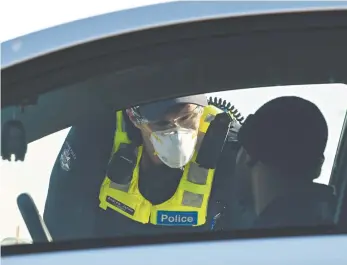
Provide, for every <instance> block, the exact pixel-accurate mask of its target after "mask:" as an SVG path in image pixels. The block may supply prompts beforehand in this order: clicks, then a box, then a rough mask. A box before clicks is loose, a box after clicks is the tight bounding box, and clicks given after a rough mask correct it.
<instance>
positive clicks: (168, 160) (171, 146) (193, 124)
mask: <svg viewBox="0 0 347 265" xmlns="http://www.w3.org/2000/svg"><path fill="white" fill-rule="evenodd" d="M202 112H203V107H200V106H197V107H195V108H194V109H193V110H190V111H183V112H181V113H178V114H177V115H171V116H174V117H170V116H168V117H167V118H165V119H163V120H160V121H151V122H150V121H147V120H145V119H142V121H141V124H142V125H143V126H144V127H145V129H146V130H148V132H149V133H150V141H151V143H152V144H153V147H154V150H155V153H156V155H157V156H158V157H159V159H160V160H161V161H162V162H163V163H164V164H166V165H167V166H168V167H171V168H181V167H183V166H184V165H186V164H187V163H188V162H189V161H190V160H191V158H192V157H193V154H194V151H195V146H196V144H197V139H198V129H199V124H200V118H201V115H202Z"/></svg>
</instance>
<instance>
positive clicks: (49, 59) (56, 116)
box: [1, 3, 347, 264]
mask: <svg viewBox="0 0 347 265" xmlns="http://www.w3.org/2000/svg"><path fill="white" fill-rule="evenodd" d="M202 5H203V4H202ZM208 5H211V3H210V4H206V6H205V8H206V7H208ZM217 5H218V4H217ZM221 5H222V4H220V6H219V8H221ZM166 8H168V7H166ZM170 8H174V7H173V6H171V7H170ZM180 8H181V7H180ZM225 8H229V9H228V10H229V13H228V12H226V9H225ZM222 9H223V12H220V11H219V12H217V11H216V12H215V14H214V15H213V14H209V16H203V15H200V16H198V14H196V17H195V18H194V19H192V16H191V15H190V16H189V17H187V18H186V19H182V18H180V19H178V20H177V21H176V22H175V23H173V24H171V22H170V21H166V23H161V24H159V25H155V26H151V27H149V28H146V29H143V28H140V27H139V28H137V29H136V30H132V31H130V32H128V31H123V30H119V31H117V32H116V31H114V32H107V34H105V32H103V34H101V33H100V35H97V34H95V32H94V34H95V36H96V37H95V38H94V39H92V40H90V39H89V40H87V39H84V40H83V41H81V42H80V43H78V44H76V43H74V44H72V43H66V44H65V46H64V48H63V49H62V48H61V47H62V46H59V48H58V47H55V48H53V46H50V47H46V48H45V49H44V48H43V47H41V49H42V50H39V51H38V53H36V54H35V55H34V56H33V55H32V54H31V55H30V56H29V54H25V55H24V54H22V55H23V57H21V58H20V59H19V57H16V56H19V55H16V56H14V57H11V56H9V57H7V58H12V60H10V59H9V60H8V61H7V64H6V65H5V67H3V69H2V111H1V115H2V126H3V124H4V123H5V122H6V121H8V120H11V119H12V118H13V117H15V118H16V119H18V120H19V121H20V122H21V123H22V124H23V125H24V128H25V130H26V137H27V141H28V142H34V141H35V140H39V139H40V138H42V137H44V136H47V135H49V134H52V133H55V132H57V131H59V130H62V129H66V128H68V127H70V126H73V125H74V124H75V123H76V122H77V121H80V120H81V119H82V120H83V119H84V120H85V119H88V117H90V116H95V115H96V114H98V113H99V114H100V115H101V114H102V113H103V112H105V111H115V110H119V109H123V108H125V107H128V106H133V105H136V104H141V103H146V102H150V101H154V100H161V99H163V98H168V97H174V96H179V95H182V96H183V95H190V94H198V93H210V92H216V91H227V90H230V91H231V90H235V89H243V88H251V87H261V88H259V89H263V88H262V87H267V86H279V85H282V86H284V85H297V84H329V83H344V84H346V83H347V80H346V70H345V69H346V62H347V54H346V49H345V47H347V38H346V36H347V14H346V10H345V9H338V10H337V9H336V10H315V11H304V10H302V9H301V11H300V12H285V10H283V12H282V13H281V12H280V13H278V12H265V11H264V12H263V13H262V12H258V13H257V14H252V15H240V14H239V13H235V14H233V12H232V10H233V6H232V5H231V4H230V5H225V4H223V8H222ZM166 10H168V9H166ZM172 10H173V9H171V11H172ZM177 10H178V9H177ZM154 11H155V10H152V11H151V12H154ZM156 11H158V10H156ZM137 12H138V11H137ZM146 12H149V11H148V10H147V11H146ZM146 12H145V14H147V15H148V14H149V13H146ZM226 13H228V15H226ZM134 15H135V14H134ZM98 19H99V21H98V22H101V21H103V22H107V21H108V20H107V19H106V18H104V19H105V20H102V18H98ZM114 19H115V21H117V19H119V18H117V19H116V16H115V18H114ZM95 21H96V20H95V18H94V20H93V19H92V20H91V21H88V20H85V21H83V22H76V23H77V24H67V25H65V26H64V27H65V28H64V29H52V30H51V31H50V30H47V31H44V32H41V33H40V34H42V35H40V34H39V35H35V34H33V35H28V36H26V37H23V39H22V41H23V44H25V43H29V44H30V43H35V41H37V39H36V38H38V36H39V37H40V38H45V39H50V38H53V36H54V35H55V34H56V30H66V31H65V33H66V34H68V33H69V31H68V30H71V32H73V31H74V29H75V28H76V27H80V26H82V25H83V26H84V29H85V30H87V29H88V25H93V24H94V25H95ZM89 23H91V24H89ZM101 24H102V23H101ZM103 25H104V24H103ZM47 43H48V42H47ZM10 44H11V43H7V45H8V46H7V47H9V46H10ZM49 44H51V43H49ZM23 52H24V51H23ZM40 52H41V53H40ZM164 88H165V89H164ZM344 134H345V130H344ZM340 146H341V147H340V150H339V153H338V156H342V155H343V154H344V153H345V151H346V147H345V146H344V145H340ZM342 165H343V167H342V166H341V169H340V170H339V173H338V174H339V175H340V176H341V177H342V176H346V167H345V163H342ZM334 183H336V185H338V184H337V180H336V181H335V182H334ZM341 185H343V184H341ZM340 192H342V190H341V191H340ZM343 205H344V204H343ZM342 211H345V208H342ZM341 216H343V215H341ZM343 227H344V225H343V226H342V228H341V229H340V228H339V229H340V230H339V229H336V230H334V231H331V229H327V228H325V227H322V228H320V227H319V228H306V229H299V228H298V229H278V230H271V231H269V230H261V231H236V232H235V231H222V232H216V233H203V234H195V235H191V234H180V235H162V236H160V235H159V236H138V237H136V236H134V237H124V238H121V239H114V238H111V239H89V240H82V241H81V240H76V241H71V242H53V243H47V244H46V243H42V244H29V245H13V246H5V247H2V262H3V264H24V263H25V264H47V263H50V264H62V263H69V262H70V263H71V262H83V264H95V263H96V262H102V263H103V264H108V263H109V264H113V263H114V262H115V260H116V259H117V262H119V263H122V264H139V263H142V264H146V262H147V263H149V262H150V263H151V264H156V263H158V264H163V263H165V264H174V263H175V264H176V263H177V262H178V261H179V262H182V263H201V264H211V263H217V264H229V263H231V262H236V263H243V264H254V263H255V262H258V263H265V262H272V261H274V262H275V263H277V264H291V263H293V262H296V263H298V262H299V261H303V260H304V261H305V263H306V261H309V262H311V263H316V264H318V262H322V264H323V262H327V261H333V262H334V264H338V262H340V264H345V261H346V260H347V257H346V254H345V251H344V248H343V246H345V245H346V243H347V237H346V235H344V234H343V233H344V232H345V230H344V228H343ZM302 242H305V243H302ZM299 243H300V244H299ZM303 244H304V245H306V246H309V247H307V248H306V247H305V248H304V247H302V245H303ZM332 246H333V247H332ZM321 249H324V251H323V250H322V251H321ZM250 251H252V255H250V254H249V253H250ZM43 252H46V253H45V254H43ZM174 252H175V253H180V255H177V258H172V253H174ZM293 253H295V254H293ZM336 253H337V254H338V255H336ZM170 254H171V255H170ZM169 255H170V256H169ZM334 255H335V256H334Z"/></svg>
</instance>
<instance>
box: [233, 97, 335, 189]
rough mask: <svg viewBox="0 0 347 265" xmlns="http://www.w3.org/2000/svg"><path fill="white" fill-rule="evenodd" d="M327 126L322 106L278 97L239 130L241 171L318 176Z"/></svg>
mask: <svg viewBox="0 0 347 265" xmlns="http://www.w3.org/2000/svg"><path fill="white" fill-rule="evenodd" d="M327 139H328V126H327V123H326V120H325V118H324V116H323V114H322V113H321V111H320V110H319V108H318V107H317V106H316V105H315V104H313V103H312V102H310V101H307V100H305V99H303V98H300V97H294V96H285V97H279V98H275V99H273V100H271V101H269V102H267V103H265V104H264V105H263V106H261V107H260V108H259V109H258V110H257V111H256V112H255V113H254V115H250V117H249V118H247V119H246V121H245V123H244V125H243V126H242V128H241V129H240V131H239V142H240V144H241V145H242V148H241V150H240V152H239V155H238V158H237V166H236V168H237V170H238V172H239V173H240V172H244V173H243V174H244V175H245V176H247V175H250V174H251V175H253V178H254V177H255V176H259V175H261V174H262V173H263V174H272V175H274V176H275V177H276V178H277V179H279V180H281V179H282V180H283V181H286V182H287V181H291V182H297V181H299V182H300V181H304V182H311V181H312V180H313V179H315V178H317V177H319V175H320V170H321V166H322V163H323V161H324V150H325V147H326V144H327Z"/></svg>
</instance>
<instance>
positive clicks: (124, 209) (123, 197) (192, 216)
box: [99, 106, 221, 226]
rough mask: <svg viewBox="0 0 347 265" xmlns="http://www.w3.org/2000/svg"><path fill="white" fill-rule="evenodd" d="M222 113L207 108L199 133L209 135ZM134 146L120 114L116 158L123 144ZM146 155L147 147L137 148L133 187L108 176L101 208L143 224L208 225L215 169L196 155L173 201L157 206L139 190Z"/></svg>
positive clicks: (212, 108)
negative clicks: (140, 175) (208, 209)
mask: <svg viewBox="0 0 347 265" xmlns="http://www.w3.org/2000/svg"><path fill="white" fill-rule="evenodd" d="M220 112H221V110H219V109H218V108H216V107H214V106H207V107H205V108H204V112H203V115H202V117H201V122H200V126H199V131H200V132H201V133H206V131H207V128H208V126H209V124H210V122H211V121H212V120H213V118H214V117H215V116H216V115H217V114H218V113H220ZM130 143H131V141H130V139H129V137H128V135H127V132H126V128H125V124H124V121H123V114H122V111H118V112H117V128H116V132H115V136H114V146H113V151H112V155H113V154H114V153H116V152H117V151H118V150H119V148H120V146H121V145H122V144H130ZM142 152H143V146H139V147H137V159H136V165H135V167H134V170H133V175H132V179H131V181H130V183H129V184H118V183H115V182H113V181H112V180H111V179H110V178H109V177H108V176H106V177H105V179H104V181H103V183H102V185H101V188H100V194H99V200H100V205H99V206H100V208H102V209H104V210H106V209H107V208H110V209H112V210H114V211H117V212H118V213H120V214H122V215H124V216H127V217H128V218H130V219H132V220H134V221H136V222H139V223H143V224H147V223H151V224H154V225H173V226H180V225H181V226H182V225H184V226H201V225H204V224H205V222H206V216H207V207H208V201H209V197H210V193H211V188H212V183H213V177H214V172H215V169H205V168H203V167H200V166H199V165H198V164H197V163H196V162H195V158H196V156H197V153H196V152H195V153H194V155H193V158H192V159H191V161H190V162H189V163H188V164H187V165H186V166H185V167H184V171H183V174H182V178H181V180H180V182H179V184H178V187H177V190H176V192H175V194H174V195H173V196H172V197H171V198H170V199H169V200H167V201H165V202H163V203H161V204H158V205H153V204H152V203H151V202H149V201H148V200H146V199H145V198H144V197H143V196H142V195H141V193H140V191H139V188H138V182H139V166H140V161H141V156H142ZM111 157H112V156H111Z"/></svg>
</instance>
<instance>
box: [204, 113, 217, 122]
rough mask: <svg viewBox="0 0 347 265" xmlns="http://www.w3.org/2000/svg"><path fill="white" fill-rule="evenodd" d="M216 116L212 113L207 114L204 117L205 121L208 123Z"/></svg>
mask: <svg viewBox="0 0 347 265" xmlns="http://www.w3.org/2000/svg"><path fill="white" fill-rule="evenodd" d="M215 117H216V116H214V115H212V114H207V115H206V117H205V122H208V123H210V122H211V121H213V120H214V118H215Z"/></svg>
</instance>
